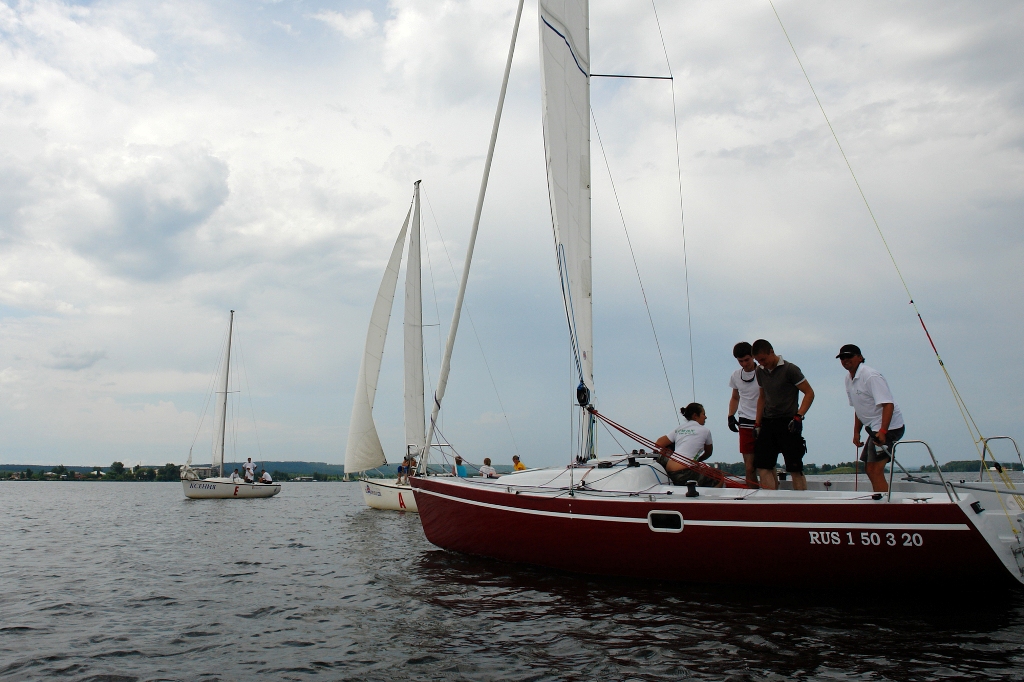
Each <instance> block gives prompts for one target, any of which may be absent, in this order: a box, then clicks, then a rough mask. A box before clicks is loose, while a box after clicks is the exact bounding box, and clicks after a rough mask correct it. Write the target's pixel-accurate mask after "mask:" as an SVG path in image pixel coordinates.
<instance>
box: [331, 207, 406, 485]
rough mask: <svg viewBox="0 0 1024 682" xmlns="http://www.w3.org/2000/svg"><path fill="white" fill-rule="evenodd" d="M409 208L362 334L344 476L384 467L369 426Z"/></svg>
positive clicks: (380, 449) (373, 427) (381, 450)
mask: <svg viewBox="0 0 1024 682" xmlns="http://www.w3.org/2000/svg"><path fill="white" fill-rule="evenodd" d="M411 216H412V207H410V208H409V212H408V213H407V214H406V215H405V222H404V223H403V224H402V231H401V232H400V233H399V235H398V239H397V240H396V241H395V247H394V248H393V249H392V250H391V258H390V260H388V267H387V269H386V270H385V271H384V278H383V279H382V280H381V283H380V289H378V290H377V300H376V301H374V303H373V312H372V313H370V328H369V329H368V330H367V331H366V348H365V350H364V351H363V359H362V361H361V362H360V363H359V376H358V377H356V395H355V398H353V400H352V419H351V420H350V421H349V425H348V445H346V447H345V473H347V474H351V473H355V472H358V471H365V470H366V469H372V468H374V467H378V466H382V465H384V464H387V458H386V457H384V448H383V447H382V446H381V444H380V437H379V436H378V435H377V427H376V425H374V423H373V401H374V398H376V397H377V379H378V377H379V376H380V362H381V357H382V356H383V355H384V342H385V341H386V340H387V336H388V322H389V321H390V320H391V304H392V303H393V302H394V300H395V287H397V286H398V270H399V268H400V267H401V264H402V251H403V249H404V248H405V233H406V232H407V231H408V230H409V218H410V217H411Z"/></svg>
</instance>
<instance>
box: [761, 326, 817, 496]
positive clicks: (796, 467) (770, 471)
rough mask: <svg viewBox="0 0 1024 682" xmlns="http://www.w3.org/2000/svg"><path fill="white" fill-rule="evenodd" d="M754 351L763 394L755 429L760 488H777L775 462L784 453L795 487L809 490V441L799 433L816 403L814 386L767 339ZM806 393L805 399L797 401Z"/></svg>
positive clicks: (787, 468) (762, 340) (795, 488)
mask: <svg viewBox="0 0 1024 682" xmlns="http://www.w3.org/2000/svg"><path fill="white" fill-rule="evenodd" d="M751 353H752V355H753V356H754V359H755V360H757V364H758V365H760V366H759V367H758V368H757V370H755V376H756V378H757V384H758V386H759V387H760V390H761V393H760V396H759V397H758V399H757V416H756V417H755V424H754V432H755V433H756V434H757V442H755V443H754V466H755V467H757V475H758V477H759V478H760V482H761V487H762V488H767V489H768V490H775V489H776V488H777V487H778V486H777V485H776V481H775V465H776V464H777V463H778V461H779V453H782V457H783V459H784V460H785V461H786V471H787V472H788V473H789V474H790V475H791V476H792V477H793V489H794V490H807V479H806V478H804V451H805V450H806V444H805V443H804V439H803V436H802V435H800V434H801V433H802V432H803V428H804V417H805V416H806V415H807V410H809V409H811V403H812V402H814V389H812V388H811V385H810V384H809V383H808V382H807V379H805V378H804V373H803V372H801V371H800V368H799V367H797V366H796V365H794V364H793V363H792V362H786V361H785V360H783V359H782V357H781V356H779V355H776V354H775V349H774V348H772V344H771V343H769V342H768V341H766V340H764V339H758V340H757V341H754V343H753V344H752V346H751ZM801 393H803V394H804V396H803V399H802V400H798V398H799V396H800V394H801Z"/></svg>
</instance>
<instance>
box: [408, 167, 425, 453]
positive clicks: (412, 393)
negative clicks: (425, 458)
mask: <svg viewBox="0 0 1024 682" xmlns="http://www.w3.org/2000/svg"><path fill="white" fill-rule="evenodd" d="M420 287H421V276H420V184H419V182H417V183H416V196H415V199H414V201H413V211H412V229H411V230H409V259H408V261H407V265H406V268H405V443H406V445H413V446H415V448H416V450H415V453H416V454H417V455H418V454H419V453H421V452H423V445H424V442H425V440H426V435H425V433H424V417H425V414H424V409H423V297H422V295H421V291H420Z"/></svg>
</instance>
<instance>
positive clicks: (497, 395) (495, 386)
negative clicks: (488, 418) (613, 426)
mask: <svg viewBox="0 0 1024 682" xmlns="http://www.w3.org/2000/svg"><path fill="white" fill-rule="evenodd" d="M420 192H421V193H422V194H423V198H424V200H426V202H427V209H429V210H430V217H431V218H433V220H434V228H435V229H436V230H437V235H438V237H440V239H441V247H442V248H443V249H444V255H445V257H446V258H447V259H448V265H449V266H450V267H451V269H452V274H454V275H455V281H456V282H457V281H458V280H459V277H458V274H457V273H456V271H455V264H454V263H453V262H452V256H451V254H450V253H448V245H447V244H446V243H445V240H444V235H443V234H441V224H440V223H439V222H438V221H437V216H436V215H435V214H434V207H433V206H432V205H431V204H430V199H429V198H428V197H427V191H426V189H425V188H423V187H422V186H421V187H420ZM435 304H436V299H435ZM463 306H464V307H465V309H466V317H468V318H469V327H470V329H472V330H473V337H474V338H475V339H476V345H477V348H479V349H480V357H481V358H482V359H483V361H484V367H485V368H486V369H487V376H488V377H489V378H490V380H491V387H492V388H493V389H494V397H495V398H497V399H498V407H499V408H501V416H502V418H503V419H504V420H505V426H506V427H507V428H508V435H509V437H510V438H511V439H512V448H513V449H514V450H515V453H516V454H517V455H519V445H518V444H517V443H516V436H515V434H514V433H513V432H512V423H511V422H509V419H508V413H507V412H506V411H505V405H504V403H502V401H501V394H500V393H498V384H497V382H496V381H495V380H494V373H493V372H491V365H490V363H489V362H487V355H486V354H485V353H484V345H483V343H481V341H480V334H479V333H478V332H477V330H476V322H474V321H473V313H472V312H470V310H469V304H466V303H464V304H463ZM437 319H438V320H440V319H441V316H440V314H438V318H437ZM438 329H440V327H439V328H438ZM438 418H440V415H438ZM434 428H435V429H436V428H437V425H436V424H435V426H434ZM445 440H446V441H447V438H446V439H445ZM427 447H430V443H427ZM449 447H450V443H449ZM453 450H454V448H453ZM520 456H522V455H520Z"/></svg>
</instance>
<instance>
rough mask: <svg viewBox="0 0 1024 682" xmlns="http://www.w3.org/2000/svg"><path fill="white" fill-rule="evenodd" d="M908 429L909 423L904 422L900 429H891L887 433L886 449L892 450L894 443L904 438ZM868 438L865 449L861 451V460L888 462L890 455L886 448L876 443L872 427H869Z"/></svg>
mask: <svg viewBox="0 0 1024 682" xmlns="http://www.w3.org/2000/svg"><path fill="white" fill-rule="evenodd" d="M906 431H907V425H906V424H904V425H903V426H901V427H900V428H898V429H890V430H889V431H887V432H886V434H885V449H886V450H889V451H890V452H891V451H892V444H893V443H895V442H896V441H898V440H900V439H901V438H903V434H904V433H906ZM867 432H868V439H867V441H865V443H864V449H863V450H861V451H860V461H862V462H866V463H868V464H870V463H872V462H888V461H889V455H888V454H887V453H886V451H885V450H883V449H882V448H880V447H878V446H877V443H875V433H874V431H872V430H871V429H867Z"/></svg>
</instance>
